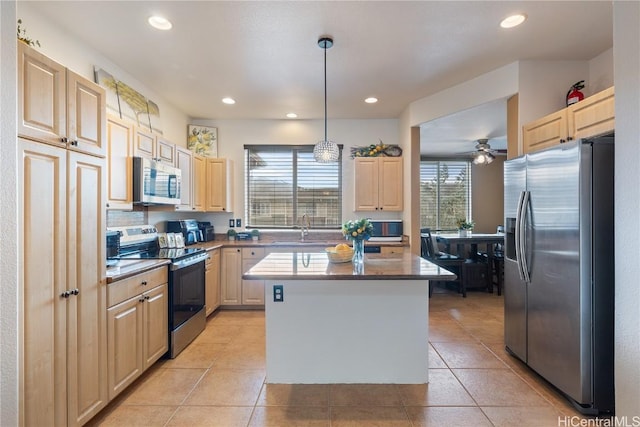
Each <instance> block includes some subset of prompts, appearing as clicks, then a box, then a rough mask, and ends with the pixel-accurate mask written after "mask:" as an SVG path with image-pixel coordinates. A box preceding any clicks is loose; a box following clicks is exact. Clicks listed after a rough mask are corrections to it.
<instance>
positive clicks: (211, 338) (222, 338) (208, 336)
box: [193, 319, 242, 344]
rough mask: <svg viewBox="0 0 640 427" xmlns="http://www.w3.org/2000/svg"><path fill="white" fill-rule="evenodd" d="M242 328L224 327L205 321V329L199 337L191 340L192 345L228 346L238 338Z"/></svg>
mask: <svg viewBox="0 0 640 427" xmlns="http://www.w3.org/2000/svg"><path fill="white" fill-rule="evenodd" d="M241 329H242V326H240V325H225V324H220V323H215V322H214V321H213V320H211V319H210V320H209V321H207V327H206V328H205V330H204V331H202V333H201V334H200V335H198V336H197V337H196V339H195V340H193V342H194V343H213V344H228V343H230V342H231V341H232V340H233V339H234V338H236V337H237V336H238V334H239V333H240V330H241Z"/></svg>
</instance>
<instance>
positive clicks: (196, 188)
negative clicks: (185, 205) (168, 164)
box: [191, 154, 207, 212]
mask: <svg viewBox="0 0 640 427" xmlns="http://www.w3.org/2000/svg"><path fill="white" fill-rule="evenodd" d="M192 161H193V163H192V166H193V174H192V179H193V184H192V186H191V188H192V189H193V192H192V194H191V198H192V207H193V210H194V211H196V212H204V209H205V200H206V197H207V169H206V166H207V165H206V163H205V158H204V157H202V156H198V155H195V154H194V155H193V159H192Z"/></svg>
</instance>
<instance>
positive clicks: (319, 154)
mask: <svg viewBox="0 0 640 427" xmlns="http://www.w3.org/2000/svg"><path fill="white" fill-rule="evenodd" d="M318 46H320V47H321V48H322V49H324V139H323V140H322V141H320V142H318V143H317V144H316V145H315V147H313V158H314V159H315V161H316V162H320V163H331V162H337V161H338V159H339V158H340V149H339V148H338V144H336V143H335V142H333V141H329V139H328V138H327V49H329V48H330V47H331V46H333V39H332V38H330V37H320V38H319V39H318Z"/></svg>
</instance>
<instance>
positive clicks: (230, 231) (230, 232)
mask: <svg viewBox="0 0 640 427" xmlns="http://www.w3.org/2000/svg"><path fill="white" fill-rule="evenodd" d="M236 234H238V233H236V230H234V229H233V228H230V229H229V230H227V236H229V237H235V236H236Z"/></svg>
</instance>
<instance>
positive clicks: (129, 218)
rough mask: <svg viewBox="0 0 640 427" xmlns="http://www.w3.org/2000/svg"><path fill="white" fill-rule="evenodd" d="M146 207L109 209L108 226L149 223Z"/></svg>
mask: <svg viewBox="0 0 640 427" xmlns="http://www.w3.org/2000/svg"><path fill="white" fill-rule="evenodd" d="M147 221H148V215H147V210H146V209H141V210H134V211H130V212H129V211H107V227H124V226H126V225H143V224H147Z"/></svg>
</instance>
